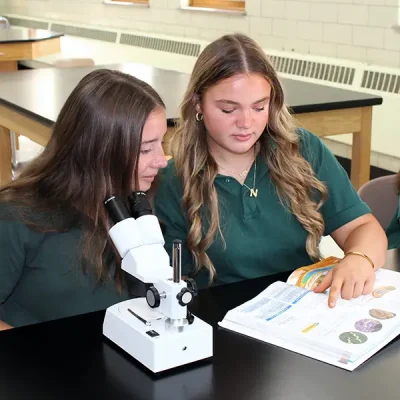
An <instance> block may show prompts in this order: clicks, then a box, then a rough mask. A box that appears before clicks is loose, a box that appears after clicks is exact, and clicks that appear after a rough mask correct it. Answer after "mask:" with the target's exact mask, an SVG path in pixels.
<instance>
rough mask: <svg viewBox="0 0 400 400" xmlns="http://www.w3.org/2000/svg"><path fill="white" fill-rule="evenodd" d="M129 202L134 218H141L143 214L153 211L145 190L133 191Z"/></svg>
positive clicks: (149, 213) (150, 213)
mask: <svg viewBox="0 0 400 400" xmlns="http://www.w3.org/2000/svg"><path fill="white" fill-rule="evenodd" d="M128 200H129V204H130V206H131V214H132V216H133V218H135V219H136V218H139V217H142V216H143V215H152V214H153V211H152V209H151V205H150V202H149V200H148V199H147V195H146V193H145V192H142V191H138V192H133V193H131V194H130V195H129V196H128Z"/></svg>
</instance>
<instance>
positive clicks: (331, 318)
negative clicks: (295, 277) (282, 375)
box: [219, 269, 400, 370]
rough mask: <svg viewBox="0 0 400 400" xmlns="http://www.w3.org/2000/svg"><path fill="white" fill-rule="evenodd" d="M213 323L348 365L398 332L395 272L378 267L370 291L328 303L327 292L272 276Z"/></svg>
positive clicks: (399, 278) (399, 286)
mask: <svg viewBox="0 0 400 400" xmlns="http://www.w3.org/2000/svg"><path fill="white" fill-rule="evenodd" d="M219 325H220V326H221V327H224V328H226V329H230V330H234V331H236V332H239V333H242V334H244V335H247V336H251V337H254V338H257V339H259V340H262V341H265V342H268V343H271V344H274V345H277V346H280V347H283V348H285V349H288V350H291V351H294V352H297V353H300V354H303V355H306V356H309V357H312V358H315V359H317V360H320V361H324V362H326V363H329V364H333V365H336V366H338V367H341V368H344V369H348V370H353V369H355V368H356V367H357V366H359V365H360V364H362V363H363V362H364V361H365V360H367V359H368V358H369V357H371V356H372V355H373V354H374V353H376V352H377V351H378V350H379V349H380V348H382V347H383V346H385V345H386V344H387V343H389V342H390V341H391V340H393V339H394V338H395V337H396V336H398V335H399V334H400V274H399V273H397V272H394V271H389V270H383V269H382V270H379V271H378V272H377V273H376V282H375V285H374V289H373V292H372V293H371V294H369V295H366V296H360V297H359V298H357V299H352V300H349V301H348V300H343V299H341V298H339V299H338V302H337V305H336V307H335V308H333V309H331V308H329V307H328V293H327V292H325V293H320V294H317V293H314V292H312V291H310V290H308V289H304V288H301V287H298V286H293V285H289V284H287V283H284V282H275V283H274V284H272V285H270V286H269V287H268V288H267V289H265V290H264V291H263V292H262V293H260V294H259V295H258V296H256V297H255V298H254V299H252V300H250V301H248V302H246V303H244V304H242V305H241V306H239V307H236V308H235V309H233V310H231V311H229V312H228V313H227V315H226V316H225V318H224V319H223V321H222V322H220V323H219Z"/></svg>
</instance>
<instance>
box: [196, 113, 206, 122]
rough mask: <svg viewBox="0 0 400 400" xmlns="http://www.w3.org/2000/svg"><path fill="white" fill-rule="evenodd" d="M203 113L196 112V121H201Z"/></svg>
mask: <svg viewBox="0 0 400 400" xmlns="http://www.w3.org/2000/svg"><path fill="white" fill-rule="evenodd" d="M203 118H204V117H203V114H200V113H196V121H199V122H200V121H203Z"/></svg>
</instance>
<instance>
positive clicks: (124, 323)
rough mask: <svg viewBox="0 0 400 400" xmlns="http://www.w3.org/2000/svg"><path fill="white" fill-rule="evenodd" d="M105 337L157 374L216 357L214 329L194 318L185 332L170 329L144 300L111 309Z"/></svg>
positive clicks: (108, 310) (105, 323)
mask: <svg viewBox="0 0 400 400" xmlns="http://www.w3.org/2000/svg"><path fill="white" fill-rule="evenodd" d="M103 334H104V336H106V337H107V338H109V339H110V340H111V341H112V342H114V343H115V344H116V345H117V346H119V347H121V348H122V349H123V350H124V351H126V352H127V353H128V354H130V355H131V356H132V357H134V358H135V359H136V360H138V361H139V362H140V363H141V364H143V365H144V366H145V367H147V368H148V369H149V370H150V371H152V372H154V373H157V372H161V371H165V370H168V369H171V368H175V367H178V366H180V365H185V364H189V363H192V362H195V361H199V360H202V359H206V358H209V357H212V355H213V329H212V327H211V325H209V324H207V323H205V322H204V321H202V320H201V319H199V318H197V317H194V321H193V323H192V324H191V325H185V326H184V328H183V330H182V331H181V332H180V331H178V330H174V329H172V330H171V329H168V326H166V318H165V316H164V315H163V314H161V313H159V312H158V311H157V310H155V309H151V308H150V307H149V306H148V305H147V303H146V300H145V299H144V298H138V299H133V300H127V301H124V302H121V303H118V304H115V305H113V306H111V307H109V308H108V309H107V311H106V315H105V318H104V322H103Z"/></svg>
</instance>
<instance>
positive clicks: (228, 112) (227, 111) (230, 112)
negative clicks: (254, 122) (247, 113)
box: [221, 107, 265, 114]
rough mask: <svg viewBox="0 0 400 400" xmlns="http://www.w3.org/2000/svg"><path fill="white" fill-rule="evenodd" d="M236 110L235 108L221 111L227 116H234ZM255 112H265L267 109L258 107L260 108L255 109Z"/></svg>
mask: <svg viewBox="0 0 400 400" xmlns="http://www.w3.org/2000/svg"><path fill="white" fill-rule="evenodd" d="M235 110H236V109H235V108H234V109H233V110H223V109H222V110H221V111H222V112H223V113H225V114H232V113H233V112H234V111H235ZM254 110H255V111H257V112H261V111H264V110H265V107H258V108H254Z"/></svg>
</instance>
